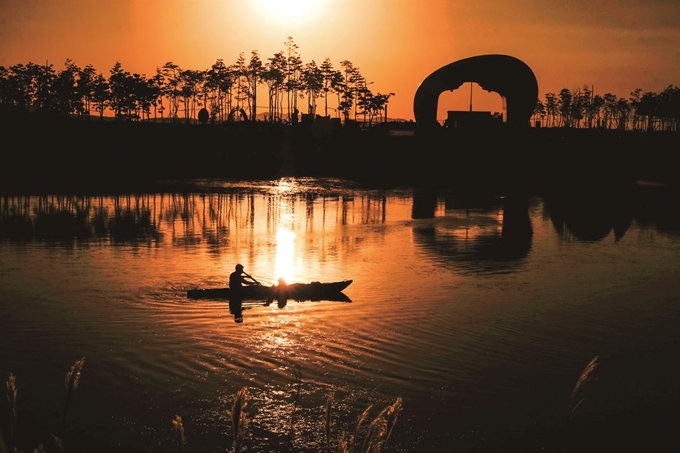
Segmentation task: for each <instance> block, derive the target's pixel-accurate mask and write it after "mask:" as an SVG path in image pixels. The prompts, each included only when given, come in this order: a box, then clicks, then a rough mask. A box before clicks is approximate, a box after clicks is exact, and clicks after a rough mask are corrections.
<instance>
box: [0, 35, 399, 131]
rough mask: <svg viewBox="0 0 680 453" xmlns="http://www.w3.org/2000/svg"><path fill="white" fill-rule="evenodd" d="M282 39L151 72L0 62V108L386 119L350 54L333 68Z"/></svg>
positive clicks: (382, 101)
mask: <svg viewBox="0 0 680 453" xmlns="http://www.w3.org/2000/svg"><path fill="white" fill-rule="evenodd" d="M284 44H285V47H284V50H282V51H279V52H277V53H275V54H274V55H273V56H272V57H270V58H268V59H267V61H263V60H262V58H261V57H260V54H259V52H258V51H256V50H253V51H251V54H250V59H249V60H247V59H246V57H245V55H244V53H243V52H241V53H240V54H239V56H238V59H237V60H236V62H234V63H232V64H230V65H227V64H226V63H225V62H224V61H223V60H222V59H218V60H217V61H216V62H215V63H214V64H213V65H212V66H211V68H210V69H206V70H193V69H183V68H181V67H180V66H179V65H178V64H175V63H173V62H171V61H169V62H167V63H165V64H164V65H163V66H161V67H157V68H156V73H155V74H154V75H153V76H151V77H146V75H144V74H137V73H130V72H128V71H126V70H124V69H123V66H122V64H121V63H120V62H116V63H115V65H114V66H113V67H112V68H111V70H110V71H109V75H108V77H105V76H104V74H102V73H98V72H97V70H96V69H95V68H94V67H93V66H92V65H87V66H85V67H84V68H81V67H79V66H78V65H77V64H76V63H75V62H74V61H72V60H71V59H67V60H66V62H65V64H64V69H62V70H55V69H54V67H53V66H52V65H51V64H45V65H39V64H36V63H30V62H29V63H28V64H16V65H14V66H11V67H8V68H5V67H3V66H0V112H3V113H32V112H48V113H52V114H58V115H64V116H79V117H85V116H90V115H91V114H93V113H94V114H95V115H98V116H99V117H101V118H103V117H104V114H105V112H109V111H110V112H112V113H113V116H114V117H115V118H116V119H121V120H130V121H139V120H150V119H152V118H153V119H156V120H160V121H166V120H167V121H181V120H184V121H186V122H189V121H190V120H193V119H197V118H199V117H201V118H202V119H203V120H207V121H210V122H213V123H221V122H226V121H242V120H255V119H257V114H258V113H260V114H261V113H262V111H263V110H264V112H265V113H264V117H265V119H266V120H267V121H272V122H282V121H292V120H293V119H294V118H296V117H297V116H298V113H299V112H300V111H301V110H302V111H304V110H306V113H307V114H309V115H312V117H315V116H316V115H321V114H322V115H323V116H326V117H330V116H331V115H330V114H329V111H334V113H335V115H334V116H336V117H337V118H340V117H341V116H342V119H344V120H345V122H346V121H348V120H349V119H354V120H357V119H358V117H359V116H360V117H361V119H362V120H363V121H365V122H374V121H386V120H387V105H388V103H389V99H390V97H391V96H394V93H387V94H383V93H375V94H374V93H373V92H372V91H371V90H370V88H369V85H370V84H371V83H372V82H370V83H369V82H368V81H367V80H366V78H365V77H364V76H363V75H362V73H361V71H360V70H359V68H358V67H357V66H355V65H354V64H353V63H352V62H351V61H349V60H343V61H341V62H340V67H339V68H335V67H334V65H333V63H332V62H331V60H330V59H329V58H326V59H325V60H324V61H323V62H322V63H321V64H320V65H317V64H316V62H315V61H314V60H311V61H310V62H309V63H303V61H302V58H301V57H300V54H299V52H298V45H297V44H296V43H295V41H294V40H293V38H292V37H290V36H289V37H288V39H287V40H286V42H285V43H284ZM261 88H265V90H264V93H262V92H261V90H260V89H261ZM261 93H262V94H261ZM261 95H263V96H265V97H266V98H267V101H268V102H267V105H266V107H262V106H260V105H258V96H261ZM303 102H305V103H306V106H304V107H303V106H302V105H301V104H302V103H303ZM320 103H323V106H320V105H319V104H320ZM199 113H200V114H199Z"/></svg>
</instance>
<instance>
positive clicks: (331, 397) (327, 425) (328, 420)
mask: <svg viewBox="0 0 680 453" xmlns="http://www.w3.org/2000/svg"><path fill="white" fill-rule="evenodd" d="M334 399H335V392H331V393H329V394H328V398H327V399H326V411H325V413H324V415H325V416H324V426H325V428H326V450H327V451H329V452H330V451H331V410H332V408H333V400H334Z"/></svg>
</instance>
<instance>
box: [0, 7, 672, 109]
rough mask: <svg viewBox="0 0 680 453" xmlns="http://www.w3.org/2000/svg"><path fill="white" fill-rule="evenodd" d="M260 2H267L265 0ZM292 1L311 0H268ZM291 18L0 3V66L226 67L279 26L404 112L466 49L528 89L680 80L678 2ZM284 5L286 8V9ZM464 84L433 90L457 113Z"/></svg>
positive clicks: (621, 90) (264, 45) (658, 85)
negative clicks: (499, 59)
mask: <svg viewBox="0 0 680 453" xmlns="http://www.w3.org/2000/svg"><path fill="white" fill-rule="evenodd" d="M270 1H271V0H270ZM278 1H279V3H286V2H288V3H290V4H291V5H290V8H289V9H292V8H295V7H298V8H301V9H304V7H305V5H306V6H309V4H308V3H309V2H310V0H278ZM312 3H313V4H314V5H315V9H314V10H313V11H310V12H309V13H308V14H302V13H298V14H297V16H296V17H293V18H290V17H285V16H283V15H278V16H276V15H275V14H273V12H274V9H273V7H272V6H271V5H270V6H267V4H268V1H267V0H0V65H2V66H6V67H7V66H12V65H14V64H18V63H28V62H33V63H38V64H42V63H45V61H48V62H49V63H51V64H53V65H54V67H55V69H57V70H61V69H63V67H64V66H63V65H64V61H65V60H66V58H71V59H72V60H74V61H75V63H76V64H77V65H79V66H81V67H84V66H86V65H87V64H92V65H93V66H94V67H95V68H96V70H97V71H98V72H101V73H102V74H104V75H105V76H106V77H108V75H109V70H110V69H111V67H113V65H114V64H115V63H116V62H117V61H119V62H120V63H121V64H122V66H123V69H124V70H127V71H129V72H131V73H140V74H145V75H147V76H149V77H150V76H152V75H153V74H154V73H155V70H156V67H157V66H162V65H163V64H164V63H166V62H168V61H172V62H174V63H176V64H178V65H180V66H181V67H182V68H183V69H209V68H210V66H212V64H213V63H215V61H216V60H217V59H223V60H224V61H225V63H227V64H231V63H233V62H235V61H236V59H237V58H238V54H239V53H240V52H244V53H245V55H246V57H247V58H249V57H250V52H251V50H258V51H259V52H260V55H261V57H262V59H263V60H264V61H266V59H267V58H269V57H270V56H272V55H273V54H274V53H276V52H278V51H281V50H283V49H284V42H285V41H286V38H287V37H288V36H292V37H293V39H294V41H295V42H296V43H297V44H298V46H299V53H300V56H301V58H302V60H303V62H304V63H307V62H309V61H311V60H315V61H316V62H317V64H320V63H321V62H322V61H323V60H324V59H325V58H326V57H329V58H330V59H331V61H332V62H333V64H334V65H335V67H336V68H337V69H339V68H340V61H342V60H350V61H351V62H352V63H354V65H355V66H356V67H358V68H359V69H360V71H361V73H362V74H363V75H364V77H365V78H366V79H367V80H368V81H369V82H371V81H372V82H374V84H373V85H371V89H372V91H373V92H374V93H377V92H382V93H389V92H394V93H395V96H394V97H393V98H391V100H390V104H389V116H390V117H396V118H403V119H413V95H414V93H415V90H416V89H417V87H418V84H419V83H420V82H421V81H422V79H423V78H425V77H427V76H428V75H429V74H430V73H431V72H432V71H434V70H436V69H438V68H439V67H441V66H443V65H446V64H448V63H451V62H454V61H457V60H460V59H462V58H467V57H471V56H475V55H482V54H490V53H499V54H507V55H512V56H514V57H517V58H519V59H520V60H523V61H524V62H525V63H527V64H528V65H529V66H530V67H531V68H532V69H533V71H534V73H535V74H536V77H537V79H538V84H539V93H540V97H541V99H543V97H544V95H545V93H548V92H555V93H557V92H559V90H561V89H562V88H569V89H572V90H573V89H577V88H581V87H583V86H584V85H588V86H594V88H595V92H596V93H599V94H604V93H605V92H610V93H614V94H616V95H618V96H621V97H625V98H628V97H629V94H630V92H631V91H633V90H634V89H635V88H641V89H642V90H643V91H654V92H658V91H661V90H663V89H664V88H666V87H667V86H668V85H676V86H678V85H680V1H678V0H645V1H644V2H643V1H639V0H524V1H520V0H506V1H497V0H469V1H468V0H314V1H312ZM296 4H297V6H296ZM500 105H501V104H500V100H499V99H498V96H497V95H495V94H490V93H486V92H481V91H480V92H477V91H475V92H474V93H473V109H474V110H491V111H500ZM468 108H469V88H466V89H459V90H456V91H454V92H453V93H451V92H449V93H445V94H444V95H442V97H441V98H440V113H439V117H440V118H444V117H445V112H446V110H453V109H458V110H467V109H468Z"/></svg>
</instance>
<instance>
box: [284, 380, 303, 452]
mask: <svg viewBox="0 0 680 453" xmlns="http://www.w3.org/2000/svg"><path fill="white" fill-rule="evenodd" d="M293 377H294V378H295V384H294V385H295V397H294V398H293V407H292V408H291V410H290V423H289V425H288V435H287V436H286V446H285V448H284V451H290V447H291V445H292V442H293V432H294V427H295V414H296V413H297V409H298V402H299V401H300V391H301V390H302V371H300V368H299V367H295V368H293Z"/></svg>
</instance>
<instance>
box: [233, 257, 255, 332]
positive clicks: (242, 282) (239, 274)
mask: <svg viewBox="0 0 680 453" xmlns="http://www.w3.org/2000/svg"><path fill="white" fill-rule="evenodd" d="M253 285H260V282H258V281H257V280H255V279H254V278H253V277H252V275H248V274H246V273H245V272H244V271H243V265H242V264H237V265H236V269H235V270H234V272H232V273H231V274H230V275H229V289H230V290H231V291H230V292H231V295H230V296H229V311H230V312H231V313H232V314H233V315H234V321H236V322H239V323H240V322H243V287H244V286H253Z"/></svg>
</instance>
